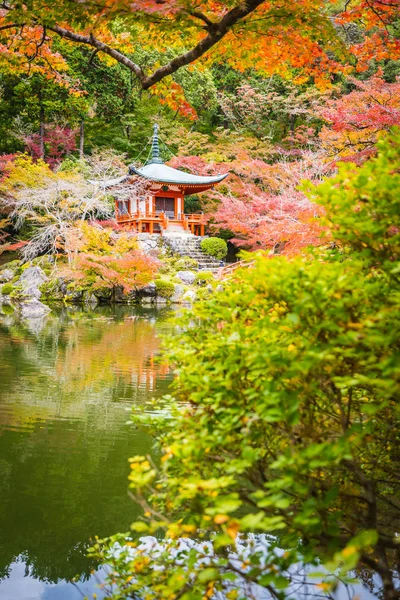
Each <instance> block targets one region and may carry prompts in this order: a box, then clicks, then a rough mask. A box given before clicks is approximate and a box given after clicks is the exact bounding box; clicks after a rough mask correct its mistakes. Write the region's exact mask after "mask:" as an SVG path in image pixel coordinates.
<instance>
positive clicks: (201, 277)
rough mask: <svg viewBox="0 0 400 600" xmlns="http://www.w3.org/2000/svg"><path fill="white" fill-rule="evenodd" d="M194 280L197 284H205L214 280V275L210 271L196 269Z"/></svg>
mask: <svg viewBox="0 0 400 600" xmlns="http://www.w3.org/2000/svg"><path fill="white" fill-rule="evenodd" d="M194 281H195V283H197V285H207V284H208V283H211V282H213V281H215V277H214V274H213V273H211V271H198V272H197V273H196V279H195V280H194Z"/></svg>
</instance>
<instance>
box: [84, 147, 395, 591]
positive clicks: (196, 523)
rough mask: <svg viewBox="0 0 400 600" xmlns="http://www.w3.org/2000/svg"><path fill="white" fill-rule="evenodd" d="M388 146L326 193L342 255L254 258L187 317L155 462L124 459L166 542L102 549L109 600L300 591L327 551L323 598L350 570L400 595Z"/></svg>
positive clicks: (150, 522)
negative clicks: (303, 574) (303, 568)
mask: <svg viewBox="0 0 400 600" xmlns="http://www.w3.org/2000/svg"><path fill="white" fill-rule="evenodd" d="M379 148H380V154H379V155H378V157H377V158H376V159H374V160H372V161H370V162H369V163H366V164H365V165H364V166H363V167H362V168H356V167H355V166H354V165H347V166H344V167H342V168H341V170H340V172H339V175H338V176H337V177H336V178H334V179H333V180H331V181H328V182H327V183H325V184H324V185H323V186H322V187H321V188H318V189H316V190H315V195H316V197H317V199H318V201H319V202H320V203H322V204H324V206H325V207H326V211H327V214H328V217H329V223H328V225H329V226H330V228H331V230H332V234H333V235H334V237H335V240H336V247H335V249H333V250H330V251H326V250H325V253H324V254H323V253H322V252H321V253H320V254H319V255H318V256H317V257H315V258H314V257H312V256H310V257H298V258H296V259H295V260H287V259H286V258H284V257H276V258H274V259H269V258H265V257H264V256H263V255H259V256H258V257H257V258H256V260H255V263H254V266H253V268H251V269H238V270H237V271H236V272H235V275H234V277H233V278H232V279H231V280H229V281H226V282H225V283H224V291H223V293H216V294H214V295H213V296H211V297H210V298H209V299H208V300H207V302H202V301H199V302H198V303H196V304H194V305H193V306H192V307H191V309H190V312H189V311H187V312H186V313H185V314H184V315H183V316H182V317H181V319H180V325H181V328H180V334H179V342H178V343H177V340H176V336H175V337H174V339H173V340H171V343H170V350H169V358H170V360H172V363H173V364H175V365H177V377H176V384H175V399H176V404H175V405H174V406H173V408H172V417H171V415H170V414H169V415H168V418H167V419H165V420H164V421H163V422H162V424H161V425H160V424H159V423H160V415H157V420H154V421H153V428H154V431H155V432H156V433H157V432H158V434H159V435H160V440H161V450H162V453H163V457H162V460H161V466H160V467H158V468H157V467H156V466H155V465H154V464H153V463H152V462H151V461H149V460H148V459H147V458H146V457H140V456H136V457H133V458H132V459H130V461H131V474H130V488H131V491H132V494H134V496H135V497H136V499H137V501H138V502H139V503H140V504H141V505H142V507H143V509H144V513H145V514H144V517H145V518H144V519H143V520H141V521H138V522H137V523H135V524H133V526H132V528H133V532H134V534H133V535H142V534H151V535H154V534H155V533H156V532H157V534H159V532H160V530H162V531H164V532H165V540H164V544H163V546H162V551H157V547H156V549H155V550H152V549H151V543H150V542H149V541H148V540H149V538H145V539H144V541H143V544H142V546H141V547H140V550H135V542H133V543H131V547H130V548H128V547H127V550H126V551H125V552H122V553H119V554H118V555H116V554H112V553H110V551H109V549H108V547H107V545H106V546H104V545H100V546H97V547H96V549H95V552H97V553H98V555H99V556H100V557H102V558H103V559H104V560H105V561H106V562H108V563H112V569H111V571H112V578H113V581H116V585H117V587H116V588H114V589H115V598H121V597H124V598H125V597H148V598H150V597H151V596H150V595H148V590H151V591H152V593H153V594H154V595H155V596H156V597H157V598H174V599H177V598H185V599H187V600H189V599H197V598H210V597H217V593H218V592H221V593H223V594H224V596H222V597H226V598H229V599H235V598H236V599H239V598H240V599H244V598H250V597H263V598H264V597H265V598H267V597H271V598H275V599H276V598H283V597H285V596H288V595H291V597H293V595H295V592H294V588H293V587H291V586H293V585H295V584H296V582H297V573H298V568H297V565H298V564H299V563H303V564H306V565H308V566H309V567H310V566H312V565H317V564H320V563H321V562H322V563H323V564H324V568H323V569H321V568H318V574H317V575H316V579H314V580H313V581H314V585H315V582H318V583H316V585H317V586H318V587H317V589H318V591H319V592H320V593H326V594H329V593H330V591H332V590H333V589H334V588H335V586H336V585H337V582H338V581H337V579H336V577H335V576H334V575H333V573H336V575H337V576H339V577H340V578H341V579H343V577H346V575H347V574H348V573H349V571H351V570H354V569H355V570H356V571H357V572H358V575H359V577H361V578H364V579H365V581H366V583H367V584H370V582H371V581H372V576H374V575H376V574H378V575H379V578H378V577H375V578H374V585H376V587H380V588H381V589H380V590H376V592H377V595H379V597H382V598H384V599H386V600H392V599H394V598H396V597H398V594H399V589H398V586H399V579H398V576H397V565H398V548H399V545H398V538H397V535H398V531H399V528H400V507H399V505H398V502H397V501H396V500H395V499H396V497H398V495H399V492H400V489H399V488H400V472H399V466H398V465H399V459H400V444H399V425H400V422H399V421H400V412H399V396H400V368H399V360H398V358H399V339H400V316H399V311H398V301H399V297H400V281H399V278H398V273H399V270H400V264H399V253H400V233H399V232H400V223H399V215H400V197H399V194H398V189H399V187H400V136H397V137H395V138H393V139H392V140H387V141H386V143H384V142H381V143H380V146H379ZM167 400H168V401H169V399H167ZM137 420H138V421H139V420H140V417H139V416H138V417H137ZM238 534H240V535H238ZM254 534H256V535H255V536H254ZM188 536H190V537H191V538H192V540H193V542H189V543H187V544H186V545H185V543H184V542H185V541H186V540H185V538H188ZM117 539H118V538H113V539H112V540H111V544H113V543H114V542H115V541H116V540H117ZM146 539H147V546H146ZM209 540H211V541H212V547H211V545H210V542H209ZM119 541H120V542H121V543H122V544H124V543H125V538H124V537H121V538H119ZM155 543H156V540H155V538H154V543H153V546H154V544H155ZM132 546H133V548H132ZM278 549H280V550H278ZM396 588H397V589H396ZM257 594H258V595H257ZM262 594H264V595H262Z"/></svg>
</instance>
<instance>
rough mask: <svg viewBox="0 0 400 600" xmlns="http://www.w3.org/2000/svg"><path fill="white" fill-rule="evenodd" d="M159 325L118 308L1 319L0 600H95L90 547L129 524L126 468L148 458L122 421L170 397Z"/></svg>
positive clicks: (148, 448) (148, 447)
mask: <svg viewBox="0 0 400 600" xmlns="http://www.w3.org/2000/svg"><path fill="white" fill-rule="evenodd" d="M168 316H169V311H168V310H167V309H165V310H159V311H156V310H155V309H151V308H149V309H145V308H142V309H132V308H126V307H115V308H109V307H107V308H97V309H95V310H92V311H85V310H83V309H76V308H70V309H63V310H60V311H59V312H56V311H53V312H52V313H51V314H50V315H49V316H48V317H47V318H46V319H45V321H44V322H35V321H31V322H25V323H21V322H18V321H17V320H16V319H15V318H14V317H13V316H12V315H6V316H4V315H3V316H0V357H1V359H0V598H1V600H67V599H68V600H75V598H76V599H78V598H82V596H84V595H86V594H87V595H89V597H90V596H91V595H92V594H93V593H94V592H95V593H97V595H98V597H99V598H100V597H101V593H100V591H99V589H98V588H97V585H96V578H97V576H95V577H93V576H90V572H91V570H92V569H93V568H96V565H95V564H93V563H91V562H90V561H89V559H88V558H87V557H86V552H87V548H88V547H89V546H90V538H91V536H94V535H99V536H100V537H101V536H107V535H111V534H113V533H116V532H118V531H127V530H128V529H129V524H130V523H131V522H132V521H133V520H134V519H135V516H136V507H135V505H134V504H133V502H132V501H131V500H130V499H129V498H128V496H127V476H128V471H129V469H128V462H127V459H128V457H129V456H132V455H135V454H145V453H149V452H153V453H154V452H155V450H154V446H153V441H152V439H151V438H150V437H148V436H147V435H146V434H145V433H143V432H140V431H137V430H134V429H133V428H132V426H129V425H127V424H126V421H127V420H128V418H129V412H128V411H129V409H130V407H131V406H132V405H133V404H135V405H139V406H143V410H145V402H146V400H149V399H150V398H152V397H157V396H160V395H162V394H163V393H166V391H167V388H168V385H169V383H170V381H171V375H170V373H169V372H168V371H167V370H166V368H165V367H162V366H161V365H158V364H157V361H156V360H155V358H156V355H157V353H158V352H159V338H158V335H159V333H160V332H163V331H166V330H167V329H168V328H169V327H170V326H169V325H168V323H167V318H168ZM75 576H78V577H79V578H80V582H79V583H78V585H77V586H75V585H74V584H73V583H71V582H70V581H69V580H70V579H72V578H73V577H75ZM99 577H101V574H99Z"/></svg>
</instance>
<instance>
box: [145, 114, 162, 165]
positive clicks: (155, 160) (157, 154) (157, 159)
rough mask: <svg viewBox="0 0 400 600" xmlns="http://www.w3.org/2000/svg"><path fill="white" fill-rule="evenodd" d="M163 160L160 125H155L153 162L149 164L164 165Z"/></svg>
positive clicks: (152, 149) (152, 147) (152, 148)
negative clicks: (159, 138)
mask: <svg viewBox="0 0 400 600" xmlns="http://www.w3.org/2000/svg"><path fill="white" fill-rule="evenodd" d="M163 162H164V161H163V160H162V158H161V156H160V147H159V145H158V125H157V123H156V124H155V125H154V130H153V143H152V145H151V160H150V161H149V163H148V164H154V163H156V164H159V165H162V164H163Z"/></svg>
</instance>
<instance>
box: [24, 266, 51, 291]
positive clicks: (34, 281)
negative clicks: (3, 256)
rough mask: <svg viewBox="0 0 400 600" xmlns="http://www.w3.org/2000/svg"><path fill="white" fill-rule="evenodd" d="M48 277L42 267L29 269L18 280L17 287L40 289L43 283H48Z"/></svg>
mask: <svg viewBox="0 0 400 600" xmlns="http://www.w3.org/2000/svg"><path fill="white" fill-rule="evenodd" d="M48 279H49V278H48V277H47V275H46V274H45V272H44V271H42V269H41V268H40V267H28V268H27V269H25V271H24V272H23V273H22V275H21V277H20V278H19V279H18V281H17V283H16V285H20V286H21V287H22V288H23V289H25V288H28V287H29V288H33V287H35V288H39V287H40V286H41V285H42V283H44V282H45V281H48Z"/></svg>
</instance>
